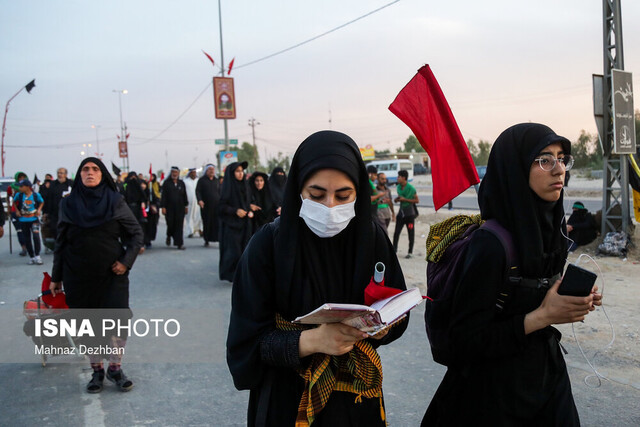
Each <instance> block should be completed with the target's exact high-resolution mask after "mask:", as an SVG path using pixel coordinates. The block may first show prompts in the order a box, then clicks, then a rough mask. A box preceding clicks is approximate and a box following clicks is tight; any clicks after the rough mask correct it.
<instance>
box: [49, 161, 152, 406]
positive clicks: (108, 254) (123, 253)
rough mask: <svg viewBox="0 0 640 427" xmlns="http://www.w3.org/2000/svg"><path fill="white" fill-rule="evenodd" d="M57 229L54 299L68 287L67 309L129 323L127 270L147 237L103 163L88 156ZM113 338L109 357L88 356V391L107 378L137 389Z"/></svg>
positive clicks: (95, 390) (119, 344)
mask: <svg viewBox="0 0 640 427" xmlns="http://www.w3.org/2000/svg"><path fill="white" fill-rule="evenodd" d="M58 228H59V233H58V238H57V241H56V249H55V253H54V257H53V269H52V272H51V286H50V289H51V291H52V293H53V294H54V296H55V294H56V292H59V291H60V290H61V289H62V288H63V286H64V292H65V294H66V301H67V304H68V305H69V308H78V309H79V308H83V309H120V310H121V312H124V313H127V314H125V315H124V316H125V317H128V318H129V319H130V318H131V310H130V309H129V271H130V270H131V268H132V267H133V263H134V262H135V260H136V257H137V255H138V252H139V250H140V248H141V247H142V245H143V243H142V239H143V233H142V229H141V228H140V224H139V223H138V221H137V220H136V218H135V216H134V215H133V212H131V209H130V208H129V207H128V206H127V203H126V202H125V200H124V198H123V197H122V195H121V194H119V192H118V191H117V187H116V184H115V182H114V181H113V179H112V178H111V175H109V171H108V170H107V168H106V167H105V166H104V164H103V163H102V161H100V159H98V158H96V157H87V158H86V159H84V160H83V161H82V163H80V166H79V167H78V172H77V174H76V181H75V182H74V185H73V191H72V192H71V194H70V195H69V197H66V198H65V199H63V200H62V202H61V206H60V223H59V227H58ZM120 310H118V311H119V312H120ZM98 313H99V312H96V316H98V317H99V314H98ZM119 320H120V319H119ZM125 321H126V319H125ZM109 338H110V339H109V342H110V343H111V344H110V345H111V347H112V348H113V349H115V351H113V352H112V353H111V354H110V355H109V356H108V357H105V356H106V355H105V354H98V355H96V354H91V355H89V361H90V363H91V367H92V368H93V374H92V378H91V381H89V384H87V388H86V389H87V392H89V393H99V392H100V391H102V387H103V381H104V378H105V376H106V378H107V379H108V380H110V381H112V382H113V383H114V384H116V386H117V387H118V389H119V390H120V391H129V390H131V389H132V388H133V382H132V381H131V380H130V379H129V378H127V376H126V375H125V374H124V372H122V369H121V363H122V353H123V352H122V351H121V350H120V349H124V346H125V344H126V339H125V338H124V337H121V336H114V337H109ZM105 358H107V359H108V361H109V368H108V370H107V371H106V372H105V369H104V364H103V359H105Z"/></svg>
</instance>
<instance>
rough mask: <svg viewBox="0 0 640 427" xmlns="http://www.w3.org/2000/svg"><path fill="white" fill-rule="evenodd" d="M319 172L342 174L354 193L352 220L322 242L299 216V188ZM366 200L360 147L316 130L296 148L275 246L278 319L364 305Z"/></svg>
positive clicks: (369, 260) (370, 241)
mask: <svg viewBox="0 0 640 427" xmlns="http://www.w3.org/2000/svg"><path fill="white" fill-rule="evenodd" d="M320 169H336V170H339V171H342V172H344V173H345V174H346V175H347V176H348V177H349V178H350V179H351V181H352V182H353V183H354V185H355V187H356V191H357V196H356V197H357V198H356V202H355V212H356V216H355V218H353V219H352V220H351V222H350V223H349V225H348V226H347V228H346V229H345V230H343V231H342V232H341V233H339V234H338V235H336V236H334V237H330V238H325V239H323V238H320V237H318V236H316V235H315V234H313V232H312V231H310V230H309V228H308V227H307V226H306V224H305V223H304V220H303V219H302V218H300V216H299V213H300V207H301V204H302V201H301V199H300V193H301V190H302V186H303V184H304V182H305V181H306V179H307V178H309V177H310V176H311V175H312V174H313V173H314V172H316V171H317V170H320ZM370 197H371V194H370V190H369V177H368V175H367V171H366V169H365V166H364V162H363V161H362V156H361V155H360V149H359V148H358V146H357V145H356V143H355V142H354V141H353V140H352V139H351V138H350V137H349V136H347V135H345V134H343V133H340V132H334V131H321V132H317V133H314V134H313V135H311V136H309V137H308V138H307V139H305V140H304V141H303V142H302V144H300V146H299V147H298V150H297V151H296V153H295V155H294V157H293V162H292V164H291V169H290V171H289V177H288V179H287V185H286V188H285V192H284V200H283V203H282V216H281V217H280V227H279V232H278V235H277V237H276V240H275V246H274V247H275V254H276V259H275V264H276V286H277V288H278V290H277V292H276V298H277V301H276V303H277V306H278V309H279V310H280V312H281V313H282V314H283V316H285V317H293V316H297V315H301V314H306V313H307V312H309V311H311V310H313V309H315V308H316V307H317V306H318V304H319V303H325V302H351V303H363V298H364V288H365V287H366V285H367V284H368V283H369V279H370V277H371V275H372V273H373V265H374V246H375V245H374V225H373V224H372V221H371V209H370V204H371V201H370V200H371V198H370ZM310 273H312V274H310ZM303 279H304V280H307V279H308V281H309V282H310V283H309V285H310V286H311V288H312V289H311V290H308V289H304V285H303ZM328 282H330V283H328Z"/></svg>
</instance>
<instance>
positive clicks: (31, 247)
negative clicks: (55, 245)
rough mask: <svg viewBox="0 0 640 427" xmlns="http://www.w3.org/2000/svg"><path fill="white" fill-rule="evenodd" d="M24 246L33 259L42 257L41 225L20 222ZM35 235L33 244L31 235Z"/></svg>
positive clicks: (34, 222)
mask: <svg viewBox="0 0 640 427" xmlns="http://www.w3.org/2000/svg"><path fill="white" fill-rule="evenodd" d="M19 224H20V229H21V230H22V236H23V237H24V244H25V246H26V247H27V252H28V253H29V256H30V257H31V258H33V257H35V256H38V255H40V223H39V222H38V221H31V222H20V223H19ZM32 234H33V244H32V243H31V235H32Z"/></svg>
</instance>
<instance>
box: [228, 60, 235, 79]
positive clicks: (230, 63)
mask: <svg viewBox="0 0 640 427" xmlns="http://www.w3.org/2000/svg"><path fill="white" fill-rule="evenodd" d="M235 60H236V58H233V59H232V60H231V62H229V71H227V76H228V75H229V74H231V69H232V68H233V61H235Z"/></svg>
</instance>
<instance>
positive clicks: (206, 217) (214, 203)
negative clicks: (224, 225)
mask: <svg viewBox="0 0 640 427" xmlns="http://www.w3.org/2000/svg"><path fill="white" fill-rule="evenodd" d="M196 199H197V200H198V202H204V207H202V208H200V215H201V216H202V228H203V230H202V237H203V238H204V241H205V242H217V241H218V222H219V220H218V205H219V204H220V184H219V181H218V178H217V177H215V176H214V177H213V178H212V179H209V177H208V176H207V175H204V176H202V177H201V178H200V179H199V180H198V184H196Z"/></svg>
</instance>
